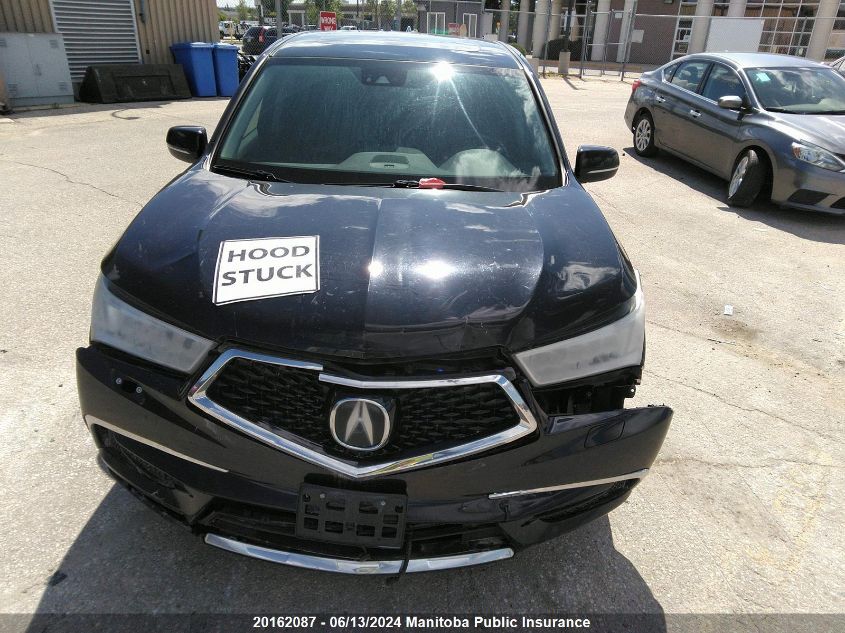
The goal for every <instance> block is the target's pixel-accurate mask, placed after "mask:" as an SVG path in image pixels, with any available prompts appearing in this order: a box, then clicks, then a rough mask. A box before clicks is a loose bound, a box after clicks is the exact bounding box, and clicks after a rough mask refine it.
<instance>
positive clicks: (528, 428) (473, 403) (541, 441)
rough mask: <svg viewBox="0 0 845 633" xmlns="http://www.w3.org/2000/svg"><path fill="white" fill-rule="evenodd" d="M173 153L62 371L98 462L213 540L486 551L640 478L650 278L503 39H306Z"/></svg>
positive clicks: (423, 560)
mask: <svg viewBox="0 0 845 633" xmlns="http://www.w3.org/2000/svg"><path fill="white" fill-rule="evenodd" d="M167 142H168V147H169V149H170V152H171V153H172V154H173V155H174V156H176V157H178V158H180V159H182V160H185V161H188V162H189V163H191V166H190V167H189V168H188V169H187V170H186V171H185V172H184V173H183V174H182V175H180V176H179V177H177V178H175V179H174V180H173V181H172V182H171V183H170V184H168V185H167V186H166V187H165V188H164V189H163V190H162V191H161V192H160V193H159V194H158V195H156V196H155V197H154V198H153V199H152V200H151V201H150V202H149V204H147V205H146V206H145V208H144V209H143V210H142V211H141V213H140V214H139V215H138V217H137V218H135V220H134V221H133V222H132V224H131V225H130V226H129V228H128V229H127V230H126V232H125V233H124V235H123V237H122V238H121V239H120V240H119V241H118V243H117V244H116V245H115V246H114V248H112V249H111V251H110V252H109V253H108V254H107V255H106V257H105V259H104V260H103V263H102V270H101V272H102V274H101V275H100V278H99V281H98V282H97V289H96V292H95V296H94V302H93V311H92V324H91V331H90V332H91V344H90V346H89V347H86V348H82V349H79V350H78V352H77V361H78V365H77V382H78V387H79V396H80V401H81V405H82V413H83V417H84V420H85V422H86V424H87V425H88V428H89V429H90V430H91V433H92V434H93V436H94V440H95V442H96V444H97V447H98V449H99V451H100V455H101V457H102V460H103V464H104V465H105V467H106V468H107V469H108V470H109V472H111V473H112V474H113V475H114V476H115V477H116V478H117V479H118V481H121V482H123V483H124V484H126V485H127V486H129V488H130V489H132V490H133V491H135V492H136V493H137V494H138V495H140V496H142V497H144V498H146V499H148V500H150V502H151V503H153V504H154V505H155V506H156V507H157V508H160V509H161V510H162V511H163V512H165V513H166V514H168V515H169V516H172V517H174V518H176V519H177V520H179V521H181V522H183V523H185V524H187V525H188V526H190V528H191V529H192V530H193V531H194V532H195V533H196V534H198V535H203V536H204V537H205V540H206V542H207V543H209V544H211V545H214V546H216V547H220V548H223V549H225V550H229V551H233V552H238V553H241V554H246V555H248V556H253V557H256V558H260V559H264V560H271V561H276V562H279V563H285V564H289V565H295V566H299V567H305V568H309V569H322V570H330V571H335V572H342V573H354V574H397V573H402V572H419V571H427V570H433V569H448V568H452V567H463V566H466V565H475V564H479V563H487V562H491V561H495V560H500V559H504V558H508V557H510V556H512V555H513V553H514V551H516V550H518V549H521V548H523V547H526V546H527V545H530V544H532V543H537V542H539V541H543V540H546V539H549V538H552V537H554V536H557V535H558V534H561V533H562V532H564V531H566V530H570V529H572V528H574V527H575V526H577V525H578V524H580V523H584V522H585V521H589V520H591V519H594V518H596V517H598V516H601V515H602V514H605V513H607V512H609V511H610V510H612V509H613V508H615V507H616V506H618V505H619V504H621V503H622V502H623V501H624V500H625V499H626V498H627V497H628V495H629V494H630V493H631V491H632V489H633V488H634V487H635V486H636V485H637V483H638V482H639V481H640V480H641V479H642V478H643V477H644V476H645V475H646V473H647V472H648V470H649V469H650V468H651V466H652V463H653V462H654V458H655V456H656V455H657V451H658V450H659V449H660V446H661V444H662V443H663V437H664V436H665V435H666V431H667V430H668V428H669V423H670V419H671V417H672V410H671V409H669V408H668V407H664V406H652V407H637V408H624V403H625V400H626V399H627V398H630V397H631V396H633V395H634V393H635V391H636V385H637V384H638V383H639V380H640V377H641V375H642V365H643V360H644V352H645V303H644V298H643V289H642V285H641V283H640V277H639V274H638V273H637V271H636V269H635V268H634V266H633V264H632V263H631V261H630V260H629V259H628V257H627V256H626V255H625V251H624V250H623V249H622V247H621V246H620V245H619V243H618V242H617V241H616V238H615V237H614V235H613V233H612V232H611V230H610V227H609V226H608V224H607V221H606V220H605V219H604V216H603V215H602V214H601V211H600V210H599V208H598V206H596V203H595V202H594V201H593V199H592V198H591V197H590V195H589V194H588V193H587V192H586V191H585V190H584V188H583V187H582V186H581V183H583V182H590V181H596V180H604V179H605V178H609V177H610V176H612V175H613V174H614V173H615V172H616V169H617V167H618V165H619V157H618V155H617V153H616V151H615V150H613V149H611V148H607V147H597V146H593V145H588V146H582V147H581V148H579V149H578V152H577V154H576V155H575V160H574V162H573V165H574V168H573V165H571V164H570V162H569V160H568V158H567V157H566V153H565V152H564V145H563V141H562V139H561V138H560V135H559V133H558V129H557V126H556V125H555V123H554V118H553V116H552V111H551V108H550V107H549V105H548V102H547V101H546V99H545V97H544V95H543V91H542V87H541V86H540V85H539V83H538V82H537V78H536V76H535V75H534V73H533V71H532V70H531V67H530V66H529V65H528V63H527V61H526V60H525V58H524V57H523V56H522V55H520V54H519V53H518V52H517V51H516V50H515V49H514V48H513V47H511V46H507V45H505V44H503V43H501V42H486V41H478V42H474V43H473V46H472V47H469V46H463V47H459V46H454V45H453V44H452V40H449V39H447V38H443V37H436V36H432V35H416V34H412V33H372V34H368V35H367V36H366V38H364V37H362V36H361V34H359V33H355V32H351V33H350V32H348V31H336V32H332V33H320V32H316V33H302V34H300V35H297V36H296V37H293V38H286V40H284V41H280V42H277V43H276V44H274V45H273V46H272V47H271V48H270V49H268V50H267V52H266V53H265V54H264V55H263V56H262V57H261V59H259V60H258V61H257V62H256V68H255V69H254V70H253V71H252V72H251V73H250V75H249V76H248V77H247V78H245V79H244V81H243V83H242V84H241V88H240V89H239V91H238V94H237V95H235V96H234V97H233V100H232V105H231V106H230V108H229V109H228V110H227V111H226V113H225V114H224V115H223V118H222V120H221V121H220V124H219V126H218V128H217V131H216V132H215V133H214V135H213V136H212V137H211V139H210V140H209V139H208V137H207V134H206V131H205V129H204V128H200V127H196V126H180V127H175V128H172V129H171V130H170V132H169V133H168V141H167ZM548 564H549V565H558V564H560V563H559V562H558V561H549V563H548ZM539 571H540V573H542V570H539Z"/></svg>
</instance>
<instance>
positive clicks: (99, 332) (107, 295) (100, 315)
mask: <svg viewBox="0 0 845 633" xmlns="http://www.w3.org/2000/svg"><path fill="white" fill-rule="evenodd" d="M94 341H96V342H98V343H105V344H106V345H110V346H111V347H114V348H116V349H119V350H121V351H123V352H126V353H127V354H132V355H133V356H138V357H139V358H143V359H144V360H148V361H150V362H153V363H158V364H159V365H164V366H165V367H170V368H171V369H175V370H177V371H181V372H185V373H190V372H192V371H194V370H195V369H197V367H198V366H199V364H200V363H201V362H202V361H203V359H204V358H205V357H206V355H207V354H208V351H209V350H210V349H211V347H212V345H214V343H213V342H212V341H209V340H206V339H204V338H202V337H200V336H197V335H196V334H191V333H190V332H186V331H185V330H182V329H180V328H178V327H175V326H173V325H169V324H168V323H165V322H164V321H159V320H158V319H156V318H154V317H151V316H150V315H149V314H147V313H145V312H142V311H141V310H138V309H137V308H133V307H132V306H130V305H129V304H127V303H124V302H123V301H121V300H120V299H118V298H117V297H115V296H114V295H113V294H112V293H111V292H109V289H108V288H107V287H106V280H105V279H104V278H103V276H102V275H101V276H100V278H99V279H98V280H97V287H96V289H95V290H94V305H93V308H92V310H91V342H94Z"/></svg>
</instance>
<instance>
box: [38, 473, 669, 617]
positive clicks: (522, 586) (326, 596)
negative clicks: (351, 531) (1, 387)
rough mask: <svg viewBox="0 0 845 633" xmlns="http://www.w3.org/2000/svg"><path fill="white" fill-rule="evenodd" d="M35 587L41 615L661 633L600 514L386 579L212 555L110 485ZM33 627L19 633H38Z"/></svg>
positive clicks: (659, 613)
mask: <svg viewBox="0 0 845 633" xmlns="http://www.w3.org/2000/svg"><path fill="white" fill-rule="evenodd" d="M45 582H46V585H45V588H44V592H43V595H42V597H41V600H40V603H39V605H38V608H37V613H39V614H49V613H100V614H102V613H109V614H121V613H136V614H138V613H141V614H149V613H194V614H202V613H241V614H243V613H275V614H284V613H300V614H307V613H319V612H327V611H328V612H337V613H383V614H390V613H400V614H406V613H407V614H410V615H438V614H444V615H445V614H473V615H476V614H478V615H481V614H495V613H538V614H540V613H543V614H556V615H564V614H571V615H572V616H573V617H576V616H583V615H588V614H596V613H624V614H642V613H647V614H652V615H651V617H649V618H648V626H647V629H643V630H648V631H658V632H659V631H665V619H664V615H663V610H662V608H661V606H660V604H659V603H658V602H657V601H656V600H655V598H654V596H653V595H652V593H651V590H650V589H649V587H648V586H647V585H646V583H645V581H644V580H643V578H642V577H641V576H640V574H639V573H638V572H637V570H636V568H635V567H634V566H633V565H632V564H631V563H630V562H629V561H628V559H626V558H625V557H624V556H622V555H621V554H620V553H619V552H617V551H616V550H615V548H614V546H613V537H612V534H611V530H610V522H609V521H608V519H607V517H602V518H600V519H598V520H596V521H594V522H592V523H590V524H587V525H585V526H583V527H581V528H579V529H578V530H575V531H574V532H570V533H568V534H565V535H563V536H562V537H561V538H558V539H556V540H553V541H551V542H548V543H545V544H543V545H540V546H537V547H534V548H530V549H528V550H525V551H523V552H521V553H519V554H517V556H516V557H515V558H513V559H511V560H507V561H503V562H501V563H496V564H492V565H489V566H485V567H476V568H468V569H460V570H452V571H446V572H435V573H425V574H413V575H408V576H405V577H403V578H402V579H401V580H399V581H398V582H388V580H387V579H386V577H367V576H339V575H332V574H325V573H321V572H314V571H306V570H299V569H293V568H289V567H285V566H282V565H277V564H273V563H266V562H262V561H258V560H253V559H249V558H245V557H241V556H238V555H236V554H231V553H228V552H224V551H221V550H217V549H214V548H212V547H209V546H207V545H205V544H203V543H202V541H201V540H200V539H199V538H197V537H196V536H194V535H192V534H191V533H190V532H189V531H188V530H187V529H183V528H182V527H180V526H179V525H177V524H174V523H173V522H171V521H168V520H166V519H164V518H162V517H160V516H158V515H156V514H155V513H154V512H152V511H151V510H150V509H149V508H147V507H146V506H145V505H144V504H142V503H141V502H140V501H138V500H137V499H135V498H134V497H133V496H132V495H130V494H129V493H128V492H126V491H125V490H124V489H123V488H122V487H121V486H118V485H114V486H112V488H111V490H110V491H109V493H108V494H107V495H106V496H105V498H104V499H103V500H102V502H101V504H100V505H99V507H98V508H97V510H96V511H95V512H94V514H93V515H92V516H91V518H90V519H89V521H88V523H87V524H86V525H85V527H84V528H83V529H82V531H81V532H80V533H79V535H78V536H77V537H76V540H75V542H74V543H73V544H72V545H71V547H70V549H69V550H68V551H67V553H66V555H65V557H64V559H63V560H62V562H61V564H60V566H59V568H58V570H57V571H56V572H55V574H54V575H53V577H52V578H50V579H45ZM51 619H52V618H51ZM37 621H38V620H34V621H33V624H32V625H31V626H30V627H29V628H28V629H27V631H28V633H35V631H40V630H42V629H43V626H40V625H36V624H35V622H37ZM50 630H53V629H50ZM628 630H636V629H631V628H628Z"/></svg>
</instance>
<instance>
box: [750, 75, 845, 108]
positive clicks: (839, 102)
mask: <svg viewBox="0 0 845 633" xmlns="http://www.w3.org/2000/svg"><path fill="white" fill-rule="evenodd" d="M745 73H746V75H748V79H749V80H750V81H751V86H752V87H753V88H754V93H755V94H756V95H757V99H758V100H759V101H760V105H762V106H763V107H764V108H765V109H766V110H771V111H773V112H790V113H794V114H845V78H843V77H842V75H840V74H839V73H838V72H836V71H835V70H833V69H830V68H749V69H747V70H746V71H745Z"/></svg>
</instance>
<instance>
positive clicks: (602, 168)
mask: <svg viewBox="0 0 845 633" xmlns="http://www.w3.org/2000/svg"><path fill="white" fill-rule="evenodd" d="M618 169H619V154H617V153H616V150H615V149H613V148H612V147H604V146H602V145H581V147H579V148H578V153H577V154H576V156H575V177H576V178H577V179H578V182H580V183H585V182H597V181H599V180H607V179H608V178H612V177H613V176H614V175H615V174H616V171H617V170H618Z"/></svg>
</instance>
